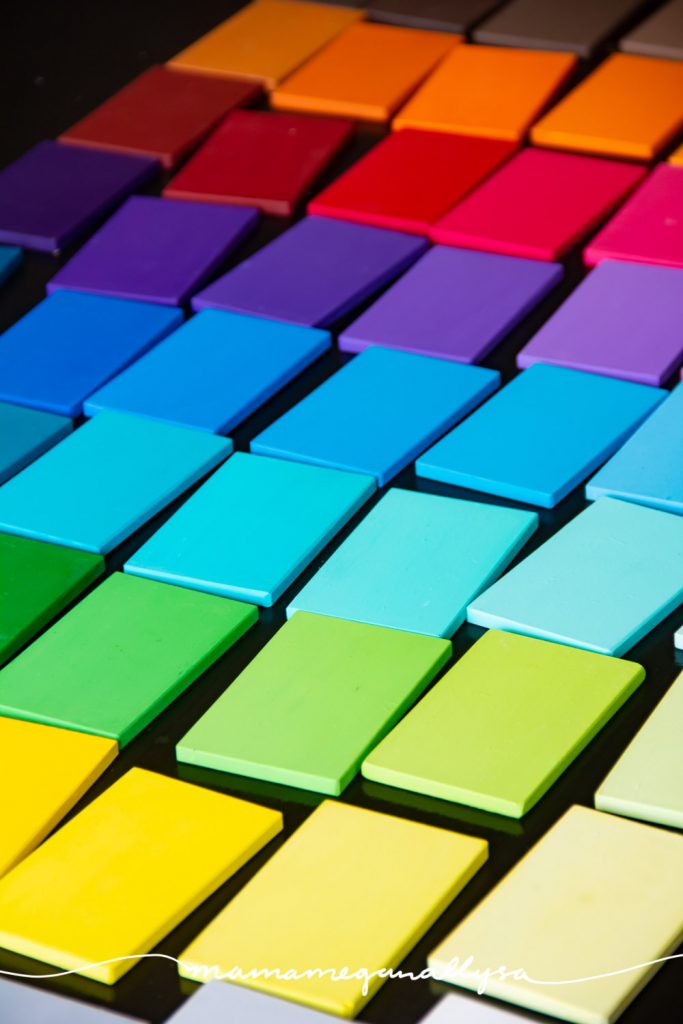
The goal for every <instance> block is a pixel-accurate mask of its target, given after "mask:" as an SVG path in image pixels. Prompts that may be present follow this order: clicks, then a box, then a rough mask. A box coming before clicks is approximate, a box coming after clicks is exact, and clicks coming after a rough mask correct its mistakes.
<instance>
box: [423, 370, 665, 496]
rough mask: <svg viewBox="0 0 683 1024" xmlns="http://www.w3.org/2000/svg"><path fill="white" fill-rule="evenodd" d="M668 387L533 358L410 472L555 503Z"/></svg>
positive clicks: (614, 446)
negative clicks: (653, 385)
mask: <svg viewBox="0 0 683 1024" xmlns="http://www.w3.org/2000/svg"><path fill="white" fill-rule="evenodd" d="M666 395H667V392H666V391H663V390H661V389H659V388H650V387H646V386H645V385H644V384H631V383H630V382H629V381H621V380H614V379H613V378H611V377H602V376H599V375H598V374H594V373H581V372H580V371H578V370H565V369H564V368H563V367H561V366H546V365H545V364H543V363H537V364H536V365H535V366H532V367H531V368H530V369H528V370H525V371H524V373H521V374H519V376H517V377H515V378H514V379H513V380H512V381H510V383H509V384H506V386H505V387H504V388H503V389H502V390H501V391H499V392H498V394H497V395H495V396H494V397H493V398H492V399H491V401H489V402H487V403H486V404H485V405H483V406H482V407H481V409H478V410H477V411H476V412H475V413H473V414H472V416H470V417H468V419H467V420H466V421H465V422H464V423H461V424H459V425H458V426H457V427H456V428H455V429H454V430H452V431H451V432H450V434H446V436H445V437H444V438H442V439H441V440H440V441H438V442H437V443H436V444H435V445H434V447H433V448H430V449H429V451H426V452H425V453H424V455H422V456H421V458H419V459H418V460H417V462H416V464H415V472H416V473H417V475H418V476H422V477H427V478H428V479H429V480H440V481H441V482H442V483H447V484H454V485H455V486H456V487H468V488H470V489H471V490H475V491H483V492H484V493H485V494H496V495H498V496H499V497H501V498H511V499H512V500H513V501H523V502H526V503H527V504H529V505H540V506H541V507H542V508H554V507H555V505H558V504H559V503H560V502H561V501H562V499H563V498H566V497H567V495H568V494H569V493H570V492H571V491H573V490H574V488H575V487H577V486H578V485H579V484H580V483H581V482H582V481H583V480H585V479H586V477H587V476H589V475H590V474H591V473H592V472H594V470H596V469H597V468H598V466H600V465H601V464H602V463H603V462H604V461H605V459H607V458H608V457H609V456H610V455H612V454H613V452H615V451H616V450H617V449H618V448H619V447H620V445H622V444H623V443H624V441H626V440H627V438H628V437H630V435H631V434H632V433H633V431H634V430H635V429H636V428H637V427H638V426H639V425H640V424H641V423H642V422H643V420H644V419H645V418H646V417H647V416H649V415H650V413H652V412H653V411H654V410H655V409H656V408H657V406H658V405H659V404H660V403H661V402H663V401H664V399H665V398H666ZM577 410H581V411H580V414H579V415H577Z"/></svg>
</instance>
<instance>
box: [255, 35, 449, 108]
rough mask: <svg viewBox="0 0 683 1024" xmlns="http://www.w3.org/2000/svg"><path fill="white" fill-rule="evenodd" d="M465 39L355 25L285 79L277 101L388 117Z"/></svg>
mask: <svg viewBox="0 0 683 1024" xmlns="http://www.w3.org/2000/svg"><path fill="white" fill-rule="evenodd" d="M459 39H460V37H459V36H453V35H450V34H447V33H445V32H423V31H420V30H419V29H409V28H396V27H395V26H393V25H374V24H368V23H363V24H358V25H353V26H352V27H351V28H349V29H347V30H346V32H343V33H342V34H341V35H340V36H337V38H336V39H335V40H334V41H333V42H331V43H330V44H329V46H326V47H325V49H324V50H321V51H320V53H319V54H317V56H315V57H313V58H312V59H311V60H309V61H308V63H307V64H305V65H304V66H303V67H302V68H300V69H299V70H298V71H296V72H295V73H294V74H293V75H292V76H291V78H288V79H287V80H286V81H285V82H283V84H282V85H281V86H279V87H278V88H277V89H276V90H275V92H274V93H273V94H272V96H271V103H272V105H273V106H274V107H277V108H279V109H280V110H300V111H306V112H309V113H317V114H338V115H341V116H344V117H355V118H358V119H359V120H362V121H379V122H384V121H388V120H389V118H390V117H391V115H392V114H393V113H394V111H395V110H397V109H398V108H399V106H400V105H401V104H402V103H404V102H405V100H406V98H407V97H408V96H409V95H410V93H411V92H412V91H413V89H415V88H416V87H417V86H418V85H419V84H420V82H421V81H422V79H423V78H424V77H425V76H426V75H428V74H429V72H430V71H431V70H432V68H433V67H434V65H435V64H436V63H437V62H438V61H439V60H441V58H442V57H443V56H444V55H445V54H446V53H447V52H448V50H450V49H451V47H453V46H454V45H455V44H457V43H458V42H459Z"/></svg>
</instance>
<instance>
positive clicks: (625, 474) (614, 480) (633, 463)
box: [586, 384, 683, 514]
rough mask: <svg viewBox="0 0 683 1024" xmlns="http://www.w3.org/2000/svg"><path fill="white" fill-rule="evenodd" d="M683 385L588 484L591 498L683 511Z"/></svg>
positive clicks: (674, 391) (682, 512)
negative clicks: (620, 500) (606, 498)
mask: <svg viewBox="0 0 683 1024" xmlns="http://www.w3.org/2000/svg"><path fill="white" fill-rule="evenodd" d="M682 451H683V384H678V385H677V387H675V388H674V390H673V391H672V392H671V394H670V395H668V396H667V399H666V401H665V402H663V403H662V405H660V406H659V408H658V409H656V410H655V412H654V413H653V414H652V416H651V417H650V418H649V419H648V420H646V421H645V423H643V425H642V426H641V427H640V428H639V429H638V430H637V431H636V432H635V434H634V435H633V436H632V437H631V438H629V440H628V441H627V442H626V444H625V445H624V446H623V447H622V448H620V449H619V451H618V452H617V453H616V455H613V456H612V458H611V459H610V460H609V462H608V463H607V464H606V465H605V466H603V467H602V469H600V470H599V471H598V472H597V473H596V475H595V476H594V477H593V479H592V480H590V481H589V482H588V484H587V485H586V497H587V498H588V499H590V500H593V499H594V498H599V497H600V496H601V495H603V494H608V495H611V496H612V497H613V498H623V499H625V500H626V501H634V502H637V503H638V504H639V505H649V506H650V507H651V508H659V509H662V510H663V511H665V512H678V513H681V514H683V461H682V460H681V452H682Z"/></svg>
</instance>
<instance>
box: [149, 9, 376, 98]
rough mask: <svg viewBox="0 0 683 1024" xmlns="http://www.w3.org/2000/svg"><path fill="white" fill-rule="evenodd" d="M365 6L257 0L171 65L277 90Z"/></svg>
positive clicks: (207, 35)
mask: <svg viewBox="0 0 683 1024" xmlns="http://www.w3.org/2000/svg"><path fill="white" fill-rule="evenodd" d="M362 17H363V12H362V11H354V10H351V9H349V8H346V7H335V6H333V5H331V4H316V3H304V2H302V0H258V2H256V3H252V4H248V6H246V7H243V8H242V10H241V11H238V13H237V14H234V15H233V16H232V18H228V20H227V21H224V22H223V23H222V24H220V25H218V27H217V28H215V29H213V30H212V31H211V32H208V33H207V34H206V35H205V36H202V37H201V39H198V40H197V42H196V43H192V45H191V46H188V47H187V49H185V50H183V51H182V52H181V53H179V54H177V56H175V57H174V58H173V59H172V60H171V61H169V64H170V66H171V67H173V68H176V69H178V70H179V71H183V70H185V71H199V72H203V73H205V74H209V75H234V76H235V77H237V78H248V79H250V80H252V81H257V82H261V83H262V84H263V85H264V86H265V88H266V89H272V88H273V87H274V86H275V85H276V84H277V83H278V82H279V81H281V80H282V79H283V78H284V77H285V76H286V75H289V74H291V73H292V71H294V69H295V68H297V67H298V66H299V65H300V64H303V62H304V61H305V60H308V58H309V57H310V56H312V54H314V53H315V52H316V50H319V49H320V47H321V46H324V45H325V44H326V43H329V41H330V40H331V39H333V38H334V37H335V36H336V35H337V33H338V32H341V31H342V30H343V29H345V28H347V27H348V26H349V25H352V24H353V22H354V21H358V19H359V18H362Z"/></svg>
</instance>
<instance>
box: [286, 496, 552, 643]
mask: <svg viewBox="0 0 683 1024" xmlns="http://www.w3.org/2000/svg"><path fill="white" fill-rule="evenodd" d="M537 526H538V516H537V515H536V514H535V513H534V512H523V511H521V510H519V509H509V508H499V507H497V506H495V505H483V504H480V503H478V502H476V503H475V502H470V501H459V500H458V499H457V498H444V497H441V496H439V495H435V494H419V493H417V492H415V491H404V490H401V489H399V488H392V489H391V490H390V491H388V492H387V493H386V494H385V495H384V497H383V498H381V500H380V501H379V502H378V503H377V505H375V507H374V508H373V509H372V510H371V512H369V513H368V515H367V516H366V517H365V519H363V521H362V522H361V523H360V525H359V526H357V527H356V529H355V530H354V531H353V533H352V534H351V535H350V536H349V537H348V538H347V539H346V540H345V541H344V543H343V544H342V545H341V546H340V547H339V548H337V550H336V551H335V552H334V554H333V555H332V556H331V557H330V558H329V559H328V561H327V562H325V564H324V565H323V566H322V568H321V569H319V570H318V572H317V573H316V574H315V576H314V577H313V579H312V580H311V581H310V582H309V583H307V584H306V586H305V587H304V588H303V590H300V591H299V593H298V594H297V595H296V597H295V598H294V599H293V600H292V602H291V604H290V605H289V607H288V608H287V616H288V617H290V616H292V615H293V614H294V613H295V612H299V611H307V612H316V613H317V614H319V615H332V616H336V617H337V618H340V619H353V620H355V621H357V622H366V623H369V624H371V625H375V626H389V627H391V628H392V629H404V630H408V631H410V632H413V633H424V634H426V635H428V636H445V637H450V636H452V635H453V633H455V631H456V629H458V627H459V626H461V625H462V623H463V622H464V621H465V613H466V610H467V605H468V604H469V602H470V601H471V600H472V598H473V597H475V596H476V594H478V593H480V591H482V590H483V589H484V587H486V586H488V585H489V584H490V583H492V582H493V581H494V580H495V579H497V578H498V576H500V574H501V573H502V572H503V570H504V569H506V568H507V566H508V565H509V563H510V562H511V561H512V559H513V558H514V557H515V556H516V555H517V554H518V553H519V552H520V550H521V549H522V547H523V546H524V544H526V542H527V540H528V539H529V538H530V537H531V535H532V534H533V533H534V532H535V530H536V528H537Z"/></svg>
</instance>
